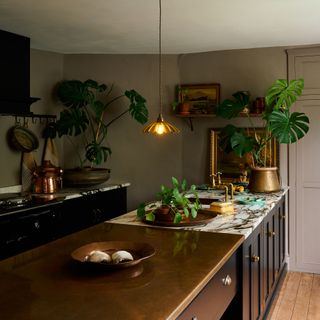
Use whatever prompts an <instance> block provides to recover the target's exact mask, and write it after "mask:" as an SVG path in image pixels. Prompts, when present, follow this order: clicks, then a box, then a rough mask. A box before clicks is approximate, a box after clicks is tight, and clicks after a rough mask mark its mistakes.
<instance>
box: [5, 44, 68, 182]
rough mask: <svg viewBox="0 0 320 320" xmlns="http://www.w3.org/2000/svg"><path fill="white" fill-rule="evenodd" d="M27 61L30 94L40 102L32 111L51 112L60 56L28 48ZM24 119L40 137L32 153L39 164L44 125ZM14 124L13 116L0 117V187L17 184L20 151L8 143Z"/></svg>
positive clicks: (60, 60) (58, 74) (61, 57)
mask: <svg viewBox="0 0 320 320" xmlns="http://www.w3.org/2000/svg"><path fill="white" fill-rule="evenodd" d="M30 62H31V65H30V68H31V81H30V86H31V88H30V94H31V96H33V97H39V98H41V100H40V101H38V102H36V103H34V104H33V105H32V106H31V111H32V112H34V113H40V114H45V113H50V114H53V113H54V112H55V109H56V107H55V104H54V101H53V99H52V97H51V94H52V87H53V86H54V84H55V83H57V81H59V80H60V79H61V78H62V74H63V72H62V70H63V55H61V54H56V53H50V52H44V51H38V50H31V55H30ZM17 76H18V75H17ZM18 121H20V122H21V124H23V118H18ZM26 121H27V122H28V128H29V129H31V130H32V131H33V132H34V133H35V134H36V135H37V136H38V137H39V140H40V146H39V149H38V150H37V151H35V152H34V156H35V159H36V161H37V162H38V163H40V161H41V157H42V151H43V145H44V143H43V142H44V141H43V139H41V131H42V129H43V127H44V124H43V123H41V124H40V122H39V120H37V122H36V123H32V121H31V119H30V118H26ZM14 125H15V118H14V117H11V116H1V117H0V187H7V186H15V185H19V184H20V163H21V152H18V151H15V150H12V149H11V148H10V147H9V145H8V143H7V133H8V130H9V129H10V128H11V127H12V126H14Z"/></svg>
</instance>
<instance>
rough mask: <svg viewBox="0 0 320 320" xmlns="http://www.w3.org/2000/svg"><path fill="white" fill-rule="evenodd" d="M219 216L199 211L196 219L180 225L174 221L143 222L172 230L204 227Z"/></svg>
mask: <svg viewBox="0 0 320 320" xmlns="http://www.w3.org/2000/svg"><path fill="white" fill-rule="evenodd" d="M216 216H217V213H215V212H213V211H209V210H199V211H198V214H197V216H196V218H194V219H193V218H191V219H190V220H182V221H180V223H173V221H160V220H155V221H148V220H145V219H143V220H142V221H143V222H145V223H147V224H150V225H155V226H162V227H171V228H184V227H190V226H198V225H204V224H207V223H209V222H210V221H212V220H213V219H214V218H215V217H216Z"/></svg>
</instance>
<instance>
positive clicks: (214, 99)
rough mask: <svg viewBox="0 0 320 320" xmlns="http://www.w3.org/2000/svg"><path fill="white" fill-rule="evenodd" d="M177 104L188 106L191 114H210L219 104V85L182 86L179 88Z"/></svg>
mask: <svg viewBox="0 0 320 320" xmlns="http://www.w3.org/2000/svg"><path fill="white" fill-rule="evenodd" d="M179 89H180V90H179V102H187V103H189V104H190V113H191V114H212V113H214V108H215V106H216V105H217V104H218V103H219V102H220V84H218V83H213V84H183V85H180V87H179Z"/></svg>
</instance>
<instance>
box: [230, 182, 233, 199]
mask: <svg viewBox="0 0 320 320" xmlns="http://www.w3.org/2000/svg"><path fill="white" fill-rule="evenodd" d="M229 187H230V198H231V200H233V184H232V183H229Z"/></svg>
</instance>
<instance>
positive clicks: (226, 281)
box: [222, 275, 232, 286]
mask: <svg viewBox="0 0 320 320" xmlns="http://www.w3.org/2000/svg"><path fill="white" fill-rule="evenodd" d="M222 283H223V285H224V286H231V283H232V279H231V277H230V276H229V275H227V276H226V277H225V278H223V279H222Z"/></svg>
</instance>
